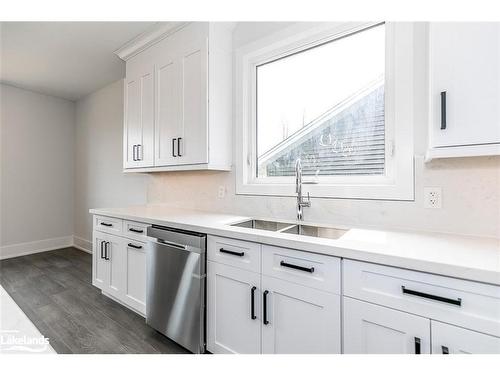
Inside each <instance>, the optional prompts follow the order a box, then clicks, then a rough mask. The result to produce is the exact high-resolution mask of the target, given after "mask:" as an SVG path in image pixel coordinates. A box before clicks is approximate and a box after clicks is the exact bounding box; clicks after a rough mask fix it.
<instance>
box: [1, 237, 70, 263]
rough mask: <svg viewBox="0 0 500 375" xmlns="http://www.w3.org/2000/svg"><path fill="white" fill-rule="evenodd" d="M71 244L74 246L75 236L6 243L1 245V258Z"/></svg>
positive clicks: (59, 247) (60, 247) (54, 248)
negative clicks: (12, 243)
mask: <svg viewBox="0 0 500 375" xmlns="http://www.w3.org/2000/svg"><path fill="white" fill-rule="evenodd" d="M71 246H73V236H66V237H57V238H49V239H46V240H40V241H33V242H23V243H18V244H14V245H6V246H2V247H0V259H7V258H15V257H20V256H23V255H29V254H35V253H41V252H44V251H50V250H56V249H62V248H64V247H71Z"/></svg>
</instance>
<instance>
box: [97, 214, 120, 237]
mask: <svg viewBox="0 0 500 375" xmlns="http://www.w3.org/2000/svg"><path fill="white" fill-rule="evenodd" d="M122 222H123V220H122V219H117V218H114V217H108V216H98V215H94V230H98V231H100V232H106V233H111V234H121V233H122V225H123V224H122Z"/></svg>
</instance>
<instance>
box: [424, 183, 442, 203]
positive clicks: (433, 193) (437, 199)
mask: <svg viewBox="0 0 500 375" xmlns="http://www.w3.org/2000/svg"><path fill="white" fill-rule="evenodd" d="M442 200H443V191H442V189H441V188H440V187H424V207H425V208H441V207H442Z"/></svg>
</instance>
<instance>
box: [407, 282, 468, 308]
mask: <svg viewBox="0 0 500 375" xmlns="http://www.w3.org/2000/svg"><path fill="white" fill-rule="evenodd" d="M401 290H402V291H403V294H410V295H412V296H417V297H422V298H427V299H432V300H434V301H439V302H444V303H449V304H451V305H456V306H462V299H461V298H457V299H451V298H446V297H441V296H435V295H433V294H428V293H423V292H418V291H416V290H411V289H406V287H405V286H404V285H401Z"/></svg>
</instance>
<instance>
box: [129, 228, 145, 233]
mask: <svg viewBox="0 0 500 375" xmlns="http://www.w3.org/2000/svg"><path fill="white" fill-rule="evenodd" d="M128 230H129V231H130V232H135V233H144V231H143V230H142V229H135V228H128Z"/></svg>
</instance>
